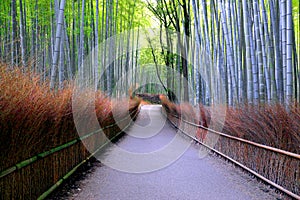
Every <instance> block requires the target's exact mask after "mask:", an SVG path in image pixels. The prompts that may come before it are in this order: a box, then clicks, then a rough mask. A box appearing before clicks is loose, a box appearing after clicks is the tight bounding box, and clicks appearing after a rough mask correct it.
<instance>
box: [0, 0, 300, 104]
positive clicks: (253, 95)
mask: <svg viewBox="0 0 300 200" xmlns="http://www.w3.org/2000/svg"><path fill="white" fill-rule="evenodd" d="M0 9H1V15H0V26H1V29H0V38H1V40H0V59H1V62H3V63H6V64H7V65H8V66H9V67H10V68H13V67H16V66H21V67H23V68H24V69H25V70H28V71H34V72H37V73H40V74H42V75H43V76H42V80H43V81H46V80H49V81H50V87H51V89H60V88H63V87H64V83H65V82H66V81H71V80H73V79H74V77H75V76H79V77H81V76H82V78H83V77H84V76H85V73H86V72H85V71H89V74H90V77H91V79H93V80H95V81H94V83H93V85H94V88H95V90H98V89H100V90H103V91H105V92H106V93H107V94H108V95H113V93H114V88H115V86H116V84H117V81H118V80H119V79H120V77H121V76H122V74H124V73H127V72H129V71H131V72H130V73H131V78H130V79H132V80H131V82H130V83H127V82H126V81H125V82H124V83H123V82H122V84H123V85H124V86H122V89H123V90H124V91H125V92H127V91H128V89H129V88H130V87H137V85H143V84H146V83H152V82H153V81H154V80H156V78H155V77H157V76H158V77H159V79H160V82H161V83H162V85H163V88H164V90H165V92H168V96H169V98H171V97H172V95H171V94H175V96H177V99H179V100H183V101H190V102H191V103H199V102H201V103H203V104H212V103H213V102H214V98H216V97H215V96H214V95H215V94H214V92H213V88H214V87H216V88H218V91H223V90H224V94H225V98H226V103H228V104H229V105H238V104H240V103H250V104H255V105H257V104H260V103H262V104H264V103H272V102H280V103H290V102H293V101H297V102H299V101H300V92H299V89H300V64H299V49H300V47H299V46H300V45H299V44H300V41H299V40H300V35H299V34H300V31H299V2H298V1H297V0H293V1H292V0H267V1H262V0H251V1H249V0H248V1H247V0H242V1H233V0H226V1H225V0H208V1H204V0H133V1H131V0H115V1H114V0H76V1H75V0H73V1H66V0H51V1H45V0H4V1H1V3H0ZM149 27H155V28H158V29H159V30H160V31H159V32H160V34H158V36H157V37H158V41H156V43H158V44H160V45H161V46H160V49H154V47H153V44H154V43H155V41H153V40H151V39H149V40H148V41H147V42H148V48H144V49H138V46H139V41H140V40H139V39H140V38H142V35H147V30H148V28H149ZM124 32H125V33H126V34H125V35H124V34H123V35H121V36H120V37H117V39H114V40H109V41H110V42H109V43H108V44H105V45H103V42H104V41H107V39H109V38H111V37H114V36H116V35H118V34H120V33H124ZM173 37H175V40H173V39H171V38H173ZM162 38H165V39H166V42H161V41H162V40H163V39H162ZM160 40H161V41H160ZM133 47H135V48H133ZM124 49H125V50H126V51H125V52H126V53H123V52H124ZM132 49H136V50H134V51H133V50H132ZM88 55H91V56H92V59H90V60H91V61H90V62H89V63H88V66H89V67H88V68H87V69H86V68H84V67H86V65H83V63H84V62H86V61H85V60H86V58H87V56H88ZM111 57H115V58H117V59H115V60H114V62H111V63H108V60H110V58H111ZM149 63H152V64H153V65H147V64H149ZM149 68H151V69H149ZM172 70H173V71H175V72H177V73H179V77H176V75H175V73H174V72H173V73H171V71H172ZM202 73H205V76H206V79H205V80H204V79H203V74H202ZM149 77H150V78H149ZM127 78H128V77H127ZM183 79H185V80H187V81H186V82H185V81H183ZM216 79H221V80H220V82H218V81H217V80H216ZM98 80H100V81H98ZM149 85H151V84H149ZM152 90H153V91H152V92H161V91H159V89H158V88H155V87H154V88H152ZM170 91H172V92H170ZM148 92H149V91H148ZM171 99H172V98H171Z"/></svg>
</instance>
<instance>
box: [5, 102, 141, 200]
mask: <svg viewBox="0 0 300 200" xmlns="http://www.w3.org/2000/svg"><path fill="white" fill-rule="evenodd" d="M138 111H139V108H138V107H136V108H135V109H133V110H132V111H131V112H130V113H129V114H128V115H127V116H126V117H125V118H123V119H122V120H119V121H118V122H115V123H114V124H111V125H109V126H105V127H103V128H102V129H100V130H97V131H94V132H91V133H89V134H87V135H84V136H81V137H78V138H76V139H74V140H72V141H69V142H67V143H65V144H63V145H60V146H58V147H55V148H52V149H50V150H48V151H45V152H43V153H39V154H37V155H35V156H33V157H31V158H28V159H26V160H24V161H21V162H19V163H17V164H15V165H14V166H12V167H9V168H7V169H6V170H4V171H2V172H0V188H1V190H0V199H37V198H38V199H44V198H45V197H46V196H48V195H49V194H50V193H51V192H52V191H53V190H54V189H56V188H57V187H58V186H59V185H61V183H63V181H64V180H66V179H67V178H68V177H69V176H70V175H72V174H73V173H74V172H75V171H76V169H78V168H79V167H80V166H81V165H82V164H84V163H85V162H86V161H88V160H89V159H90V158H91V157H93V156H94V155H95V154H96V153H97V152H99V151H100V150H101V149H103V148H104V147H105V146H106V145H107V144H109V143H110V141H112V140H114V139H116V138H117V137H119V136H120V134H122V133H123V131H124V130H125V129H126V128H128V127H129V126H130V125H131V122H132V120H131V119H133V120H135V119H136V117H137V115H138ZM120 126H121V127H120ZM101 131H103V132H104V133H106V135H110V136H111V137H110V138H109V139H107V138H106V137H105V138H99V133H101ZM82 140H85V142H90V143H91V144H93V145H94V147H95V148H94V149H95V150H94V152H93V153H89V152H88V151H87V150H86V149H85V146H84V145H83V144H82V142H81V141H82ZM86 140H88V141H86ZM45 191H46V192H45Z"/></svg>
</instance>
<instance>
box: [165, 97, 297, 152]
mask: <svg viewBox="0 0 300 200" xmlns="http://www.w3.org/2000/svg"><path fill="white" fill-rule="evenodd" d="M160 98H161V101H162V105H163V106H164V108H165V109H166V111H167V112H168V113H172V114H175V115H178V116H181V117H183V118H184V119H189V118H191V117H192V118H193V119H192V120H191V119H190V120H191V121H192V122H194V123H196V124H200V125H203V126H205V127H208V126H210V125H211V124H210V123H214V125H213V126H210V127H214V126H215V127H222V125H223V124H221V123H224V122H223V121H218V119H211V112H214V114H215V115H214V117H216V116H218V115H219V114H220V115H222V114H223V113H221V112H220V113H218V108H216V107H215V108H207V107H204V106H202V105H199V109H196V108H195V107H191V106H189V105H186V104H182V105H176V104H173V103H171V102H170V101H168V99H167V98H166V97H165V96H161V97H160ZM219 109H220V110H224V108H219ZM197 110H198V111H199V112H200V113H198V115H197V114H196V113H197ZM188 116H189V117H188ZM222 117H224V116H221V117H220V118H221V119H222ZM217 118H218V117H217ZM218 123H219V124H218ZM222 132H224V133H226V134H229V135H233V136H237V137H240V138H244V139H247V140H251V141H254V142H257V143H260V144H265V145H268V146H272V147H276V148H279V149H284V150H287V151H290V152H294V153H298V154H300V146H299V144H300V105H299V104H293V105H291V106H289V107H288V109H287V108H286V107H285V106H283V105H280V104H273V105H263V106H262V105H261V106H250V105H243V106H240V107H235V108H233V107H227V108H226V118H225V124H224V127H223V131H222ZM198 135H201V138H202V139H204V138H205V135H206V133H205V131H202V132H201V131H199V134H198ZM203 137H204V138H203Z"/></svg>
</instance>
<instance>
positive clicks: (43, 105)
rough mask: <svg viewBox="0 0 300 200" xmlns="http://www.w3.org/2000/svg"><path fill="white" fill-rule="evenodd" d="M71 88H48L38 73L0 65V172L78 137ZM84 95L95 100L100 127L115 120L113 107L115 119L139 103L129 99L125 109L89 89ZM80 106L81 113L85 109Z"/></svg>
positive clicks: (120, 117)
mask: <svg viewBox="0 0 300 200" xmlns="http://www.w3.org/2000/svg"><path fill="white" fill-rule="evenodd" d="M72 91H73V86H72V85H71V84H69V85H66V86H65V88H64V89H63V90H60V91H56V92H54V91H50V90H49V84H48V83H47V82H46V83H42V82H40V77H39V76H38V75H35V74H29V73H25V74H24V73H23V72H22V70H20V69H15V70H7V68H6V67H5V66H0V141H1V145H0V152H1V154H0V171H1V170H3V169H5V168H7V167H10V166H12V165H14V164H16V163H18V162H20V161H22V160H24V159H27V158H30V157H31V156H33V155H36V154H37V153H41V152H44V151H47V150H49V149H51V148H53V147H56V146H59V145H61V144H64V143H66V142H68V141H71V140H73V139H75V138H77V137H78V135H77V132H76V128H75V124H74V120H73V113H72ZM84 98H91V99H95V112H96V115H97V118H98V121H99V123H100V124H101V126H102V127H103V126H107V125H110V124H113V123H115V118H116V117H115V116H113V115H112V110H117V111H116V112H117V115H118V117H117V118H118V119H122V118H124V117H125V116H128V109H129V110H133V109H136V108H137V107H138V105H139V103H140V101H139V100H138V99H131V100H129V101H130V103H129V107H128V108H126V107H124V106H123V104H119V103H118V102H114V101H112V100H110V99H109V98H107V97H106V96H105V95H104V94H102V93H100V92H98V93H96V94H95V93H94V92H91V91H87V92H86V93H85V96H84ZM83 100H84V99H83ZM124 101H125V100H124ZM127 101H128V100H127ZM82 109H83V113H82V114H83V115H84V114H85V113H84V109H87V108H82ZM85 117H87V118H88V117H90V116H85ZM87 121H88V120H87ZM87 126H88V124H87Z"/></svg>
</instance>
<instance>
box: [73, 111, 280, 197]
mask: <svg viewBox="0 0 300 200" xmlns="http://www.w3.org/2000/svg"><path fill="white" fill-rule="evenodd" d="M173 145H181V147H178V149H179V150H176V149H174V147H173ZM186 145H187V146H186ZM189 145H190V147H188V146H189ZM165 149H168V150H165ZM199 149H200V146H199V145H198V144H195V143H193V142H191V141H188V140H187V139H186V138H183V137H182V136H181V134H176V130H174V128H172V127H171V125H170V124H169V123H167V122H166V120H165V118H164V117H163V116H162V114H161V106H143V107H142V108H141V112H140V114H139V117H138V118H137V121H136V123H135V125H134V126H132V127H131V128H129V129H128V130H127V134H126V135H125V136H124V137H122V138H121V139H120V141H118V142H117V146H111V147H109V148H108V149H107V151H106V152H105V153H104V154H102V156H101V157H100V158H99V159H100V160H101V161H102V162H101V163H105V164H106V165H105V164H101V166H100V167H97V168H96V169H95V170H94V171H93V172H92V173H91V174H89V175H88V176H87V177H86V178H85V179H84V180H82V181H81V182H80V186H79V187H80V188H78V190H77V191H78V192H77V193H75V194H72V195H71V196H70V198H69V199H84V200H93V199H101V200H102V199H103V200H116V199H121V200H135V199H136V200H147V199H149V200H150V199H151V200H152V199H155V200H156V199H157V200H167V199H172V200H175V199H186V200H189V199H191V200H192V199H195V200H196V199H197V200H199V199H205V200H206V199H207V200H213V199H218V200H219V199H237V200H241V199H247V200H248V199H268V200H270V199H280V198H279V195H278V194H276V193H275V192H274V190H273V189H270V188H269V187H268V186H266V185H264V184H262V183H259V182H258V181H257V180H255V179H253V178H251V177H250V176H249V175H247V174H244V172H242V171H241V170H240V169H239V168H236V167H234V166H232V165H231V164H229V163H227V162H226V161H224V160H222V159H220V158H218V157H216V156H214V155H208V156H206V157H204V158H199ZM172 151H174V152H172ZM131 154H133V155H131ZM169 154H170V155H169ZM181 154H183V155H182V156H180V155H181ZM178 155H179V156H178ZM154 156H155V157H156V158H155V157H154ZM141 157H146V158H145V159H143V158H141ZM169 157H170V158H169ZM175 158H178V159H175ZM155 159H156V160H155ZM155 161H156V163H158V164H152V162H155ZM172 161H173V162H172ZM118 163H119V165H118ZM107 165H109V166H107Z"/></svg>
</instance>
